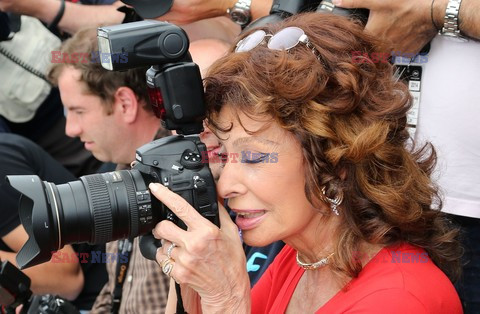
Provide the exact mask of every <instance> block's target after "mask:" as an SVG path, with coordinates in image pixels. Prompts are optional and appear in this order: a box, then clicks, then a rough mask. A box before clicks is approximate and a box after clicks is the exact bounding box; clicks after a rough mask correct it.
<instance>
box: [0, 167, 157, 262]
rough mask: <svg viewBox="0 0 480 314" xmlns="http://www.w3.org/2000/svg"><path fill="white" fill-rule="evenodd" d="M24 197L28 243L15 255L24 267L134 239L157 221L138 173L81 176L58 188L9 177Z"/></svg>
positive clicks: (31, 179) (29, 178) (23, 216)
mask: <svg viewBox="0 0 480 314" xmlns="http://www.w3.org/2000/svg"><path fill="white" fill-rule="evenodd" d="M7 180H8V181H9V182H10V184H11V185H12V186H13V187H14V188H16V189H17V190H19V191H20V192H21V193H22V197H21V199H20V206H19V214H20V219H21V221H22V224H23V225H24V227H25V229H26V231H27V233H28V234H29V236H30V238H29V240H28V242H27V244H26V245H25V246H24V248H22V250H21V251H20V252H19V254H18V256H17V262H18V264H19V266H20V267H21V268H23V267H26V266H31V265H35V264H38V263H42V262H45V261H48V260H49V259H50V257H51V255H50V254H51V252H52V251H56V250H59V249H61V248H62V247H63V246H64V245H66V244H70V243H82V242H89V243H91V244H100V243H106V242H109V241H112V240H116V239H122V238H128V237H131V238H132V237H136V236H138V235H139V234H141V233H145V232H147V231H149V230H151V229H152V228H153V225H154V224H155V223H156V222H158V220H156V219H155V218H158V217H154V213H153V212H152V205H151V198H150V192H149V191H148V189H147V184H146V183H145V181H144V179H143V177H142V175H141V174H140V172H139V171H138V170H135V169H133V170H121V171H114V172H108V173H102V174H93V175H88V176H83V177H80V180H78V181H73V182H68V183H65V184H60V185H55V184H53V183H50V182H46V181H41V180H40V178H39V177H37V176H7Z"/></svg>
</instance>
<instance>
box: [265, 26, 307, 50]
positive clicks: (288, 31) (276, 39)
mask: <svg viewBox="0 0 480 314" xmlns="http://www.w3.org/2000/svg"><path fill="white" fill-rule="evenodd" d="M303 34H304V32H303V30H302V29H300V28H298V27H287V28H284V29H282V30H281V31H279V32H278V33H276V34H275V35H274V36H273V37H272V38H271V39H270V41H269V42H268V48H270V49H274V50H288V49H291V48H293V47H295V46H296V45H297V44H298V39H299V38H300V36H302V35H303Z"/></svg>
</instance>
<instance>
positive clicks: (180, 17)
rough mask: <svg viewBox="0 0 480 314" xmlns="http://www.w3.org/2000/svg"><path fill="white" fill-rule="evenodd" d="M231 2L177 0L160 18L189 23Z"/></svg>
mask: <svg viewBox="0 0 480 314" xmlns="http://www.w3.org/2000/svg"><path fill="white" fill-rule="evenodd" d="M12 1H13V0H12ZM231 2H232V1H228V0H175V1H174V2H173V6H172V8H171V9H170V11H169V12H168V13H166V14H164V15H163V16H161V17H159V19H161V20H162V21H168V22H170V23H174V24H178V25H182V24H189V23H192V22H195V21H198V20H203V19H206V18H211V17H216V16H221V15H225V14H226V13H227V9H228V8H230V7H231V6H232V5H230V3H231Z"/></svg>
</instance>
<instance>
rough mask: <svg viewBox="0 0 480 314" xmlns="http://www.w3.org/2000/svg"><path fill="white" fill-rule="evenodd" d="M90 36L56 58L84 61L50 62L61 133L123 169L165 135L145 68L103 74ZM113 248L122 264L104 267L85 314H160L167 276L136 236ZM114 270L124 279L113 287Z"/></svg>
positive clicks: (84, 34) (92, 32)
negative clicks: (123, 257) (61, 109)
mask: <svg viewBox="0 0 480 314" xmlns="http://www.w3.org/2000/svg"><path fill="white" fill-rule="evenodd" d="M96 35H97V33H96V29H95V28H90V29H85V30H82V31H79V32H78V33H77V34H75V36H73V37H72V38H70V39H68V40H67V41H66V42H65V43H64V44H63V46H62V48H61V53H62V56H66V58H69V57H72V56H74V55H78V54H80V55H81V56H83V55H88V60H87V62H82V58H78V60H77V62H70V63H56V64H54V65H53V67H52V69H51V71H50V78H51V80H52V82H53V83H55V84H58V87H59V90H60V95H61V98H62V102H63V104H64V106H65V109H66V111H67V123H66V133H67V135H69V136H71V137H79V138H80V139H81V141H82V142H84V144H85V148H86V149H88V150H90V151H91V152H92V153H93V155H94V156H95V157H96V158H98V159H99V160H101V161H104V162H113V163H116V164H117V165H118V168H127V167H129V164H130V163H131V162H132V161H133V160H135V151H136V149H137V148H138V147H140V146H142V145H144V144H146V143H148V142H151V141H152V140H153V139H154V138H159V137H163V136H165V135H167V134H168V132H167V131H166V130H165V129H163V128H162V127H161V126H160V120H158V119H157V118H156V117H155V116H154V114H153V112H152V111H151V108H150V105H149V100H148V95H147V91H146V85H145V84H146V83H145V72H146V70H147V68H137V69H133V70H128V71H125V72H111V71H107V70H104V69H103V68H102V66H101V64H100V63H99V62H98V61H97V62H96V60H92V58H91V56H92V54H93V55H95V53H98V44H97V36H96ZM65 60H66V59H65ZM70 60H72V59H70ZM119 248H123V249H124V250H126V252H127V254H128V263H126V264H123V263H122V264H121V265H119V264H118V260H116V261H113V262H111V263H107V271H108V275H109V281H108V282H107V284H106V285H105V286H104V288H103V290H102V291H101V293H100V295H99V296H98V297H97V299H96V302H95V304H94V306H93V308H92V311H91V313H107V312H111V311H112V310H113V312H120V313H159V312H162V310H163V309H165V305H166V297H167V293H168V277H166V276H165V275H164V274H163V273H162V271H161V269H160V268H159V267H158V265H157V264H156V263H155V262H154V261H151V260H148V259H146V258H144V257H143V256H142V255H141V252H140V250H139V246H138V238H135V239H134V240H132V241H131V240H122V241H115V242H110V243H107V252H109V253H112V254H116V253H118V252H119ZM125 267H127V270H126V273H125V270H124V269H125ZM120 268H121V269H122V274H125V275H124V277H123V278H124V279H125V280H123V281H122V283H117V280H116V279H117V277H118V276H119V274H120ZM114 298H115V302H114ZM114 304H115V305H114Z"/></svg>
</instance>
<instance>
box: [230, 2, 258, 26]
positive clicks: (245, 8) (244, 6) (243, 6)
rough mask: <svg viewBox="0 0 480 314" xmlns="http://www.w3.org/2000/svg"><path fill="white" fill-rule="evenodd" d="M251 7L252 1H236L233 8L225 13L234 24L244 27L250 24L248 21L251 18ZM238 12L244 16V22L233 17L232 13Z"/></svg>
mask: <svg viewBox="0 0 480 314" xmlns="http://www.w3.org/2000/svg"><path fill="white" fill-rule="evenodd" d="M251 5H252V0H238V1H237V2H236V3H235V4H234V6H233V7H231V8H229V9H228V10H227V13H228V14H229V15H230V17H231V18H232V20H233V21H234V22H235V23H237V24H240V25H242V26H245V25H246V24H248V23H249V22H250V19H251V16H250V6H251ZM239 11H240V12H243V13H244V14H245V18H246V20H245V21H239V20H236V19H235V18H234V17H233V15H232V13H239Z"/></svg>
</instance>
